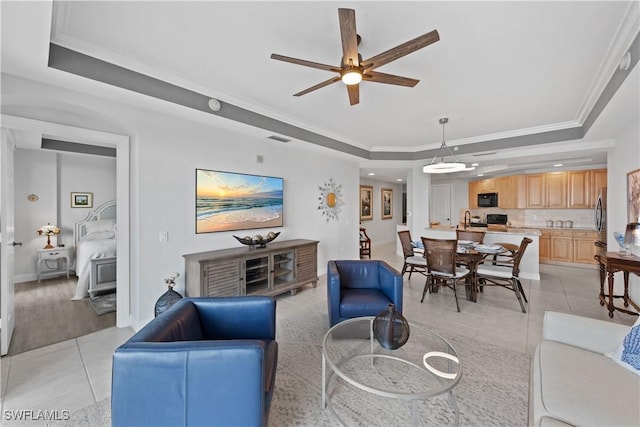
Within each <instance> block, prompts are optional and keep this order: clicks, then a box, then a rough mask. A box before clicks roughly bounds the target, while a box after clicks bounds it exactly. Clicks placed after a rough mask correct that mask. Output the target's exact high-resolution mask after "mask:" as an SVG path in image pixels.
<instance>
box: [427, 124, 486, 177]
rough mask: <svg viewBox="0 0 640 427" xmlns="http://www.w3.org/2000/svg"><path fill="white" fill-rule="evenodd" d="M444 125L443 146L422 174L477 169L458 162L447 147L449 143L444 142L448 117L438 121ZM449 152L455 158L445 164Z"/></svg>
mask: <svg viewBox="0 0 640 427" xmlns="http://www.w3.org/2000/svg"><path fill="white" fill-rule="evenodd" d="M438 122H439V123H440V124H441V125H442V145H441V146H440V148H439V149H438V151H437V152H436V154H435V155H434V156H433V159H431V163H429V164H428V165H425V166H424V167H423V168H422V172H424V173H451V172H462V171H472V170H474V169H475V167H474V166H472V167H469V168H468V167H467V165H466V164H464V163H462V162H461V161H460V160H458V157H456V155H455V154H453V151H451V149H450V148H449V147H447V143H446V142H445V140H444V125H446V124H447V123H448V122H449V119H448V118H447V117H443V118H441V119H440V120H439V121H438ZM447 151H448V152H449V155H450V156H451V157H452V158H453V160H452V161H450V162H445V161H444V157H445V155H446V153H447Z"/></svg>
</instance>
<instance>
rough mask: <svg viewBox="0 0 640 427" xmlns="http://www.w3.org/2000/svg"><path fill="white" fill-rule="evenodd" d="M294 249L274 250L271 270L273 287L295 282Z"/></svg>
mask: <svg viewBox="0 0 640 427" xmlns="http://www.w3.org/2000/svg"><path fill="white" fill-rule="evenodd" d="M294 256H295V251H293V250H290V251H283V252H275V253H273V255H272V260H271V262H272V264H271V265H272V270H271V271H272V272H273V286H272V288H273V289H275V288H277V287H278V286H286V285H288V284H290V283H293V282H295V280H296V277H295V265H294V262H295V260H294Z"/></svg>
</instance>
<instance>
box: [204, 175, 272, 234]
mask: <svg viewBox="0 0 640 427" xmlns="http://www.w3.org/2000/svg"><path fill="white" fill-rule="evenodd" d="M283 192H284V180H283V179H282V178H274V177H270V176H259V175H246V174H240V173H233V172H220V171H211V170H205V169H196V233H213V232H217V231H233V230H247V229H251V228H268V227H282V226H283V218H282V207H283V200H284V199H283Z"/></svg>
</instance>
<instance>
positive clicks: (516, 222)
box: [460, 208, 595, 230]
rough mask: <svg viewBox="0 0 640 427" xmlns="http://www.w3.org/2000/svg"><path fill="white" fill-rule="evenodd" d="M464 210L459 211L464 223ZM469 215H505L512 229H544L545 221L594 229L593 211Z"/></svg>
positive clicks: (494, 211) (479, 212)
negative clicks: (564, 222) (568, 222)
mask: <svg viewBox="0 0 640 427" xmlns="http://www.w3.org/2000/svg"><path fill="white" fill-rule="evenodd" d="M464 212H465V209H462V210H461V211H460V222H463V221H464ZM470 212H471V215H477V216H479V217H480V218H484V216H485V215H487V214H506V215H507V216H508V218H509V222H510V223H511V226H513V227H531V228H545V227H546V226H547V221H548V220H551V221H553V222H554V223H555V222H556V221H573V228H587V229H591V230H593V229H595V224H594V218H593V209H499V208H483V209H470Z"/></svg>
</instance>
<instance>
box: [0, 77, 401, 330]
mask: <svg viewBox="0 0 640 427" xmlns="http://www.w3.org/2000/svg"><path fill="white" fill-rule="evenodd" d="M2 90H3V97H4V95H5V94H7V95H9V97H8V98H7V97H5V98H4V100H3V103H4V104H3V112H5V113H7V114H11V113H12V111H16V110H15V109H14V110H12V108H11V105H7V104H6V103H7V101H6V99H10V100H11V101H12V102H19V101H20V100H21V99H22V100H24V101H23V102H25V103H28V102H32V100H38V102H41V103H42V104H43V105H56V101H57V100H64V105H65V108H66V109H67V110H68V111H64V112H61V113H60V114H55V113H56V112H55V111H47V116H46V120H48V121H56V122H57V123H62V124H68V120H69V117H73V115H72V114H69V113H73V111H72V110H73V108H75V109H77V110H81V112H82V113H83V114H85V115H86V114H91V115H92V117H93V118H94V120H93V121H92V123H98V122H100V121H103V122H104V125H103V128H104V129H109V130H115V131H117V130H120V133H126V134H128V135H129V136H130V137H131V165H130V172H131V184H130V192H131V193H130V204H131V226H130V231H131V241H130V249H131V277H130V284H131V292H130V298H131V312H132V322H133V326H134V327H136V328H137V327H140V326H142V325H144V324H145V323H147V322H148V321H149V320H150V319H151V318H152V317H153V307H154V304H155V301H156V300H157V298H158V297H159V296H160V295H161V294H162V293H164V292H165V291H166V286H165V284H164V281H163V279H164V278H165V277H167V276H168V274H170V273H172V272H174V271H178V272H180V273H181V274H182V273H183V272H184V260H183V258H182V255H184V254H187V253H193V252H200V251H205V250H212V249H220V248H226V247H232V246H239V245H240V244H239V243H238V242H237V241H236V240H235V239H233V237H232V235H233V234H234V233H233V232H221V233H211V234H199V235H196V234H195V169H196V168H208V169H216V170H225V171H234V172H244V173H254V174H266V175H271V176H279V177H283V178H284V180H285V212H284V223H285V225H284V227H283V228H280V229H278V230H275V231H281V235H280V236H279V238H278V239H279V240H285V239H294V238H306V239H315V240H318V241H320V244H319V255H318V270H319V274H324V273H325V271H326V263H327V261H328V260H329V259H337V258H342V259H357V258H358V221H359V217H358V196H359V166H358V163H357V161H356V160H358V159H356V158H353V160H352V159H351V158H349V157H347V156H345V155H343V154H336V153H333V152H330V151H327V150H321V149H319V148H318V147H315V146H313V145H311V144H306V143H301V142H295V141H294V142H290V143H288V144H283V143H279V142H275V141H272V140H269V139H266V135H265V137H256V136H251V135H249V134H248V133H240V132H239V131H233V130H229V129H223V128H221V127H220V126H218V125H217V123H219V122H220V120H222V119H217V118H209V117H208V115H204V114H203V113H192V112H191V111H186V110H185V109H184V108H182V107H177V106H173V105H169V104H167V105H164V104H163V105H162V109H163V110H168V111H169V112H170V113H171V115H167V114H162V113H158V112H151V111H148V110H143V109H139V108H134V107H131V106H129V105H124V104H119V103H116V102H113V101H109V100H106V99H99V98H95V97H91V96H86V95H83V94H79V93H75V92H71V91H68V90H65V89H61V88H54V87H50V86H46V85H42V84H38V83H34V82H30V81H27V80H24V79H20V78H16V77H13V76H3V88H2ZM21 111H23V112H28V111H30V110H29V109H28V108H22V110H21ZM34 111H39V112H40V113H41V112H42V109H37V110H36V109H34ZM34 114H35V113H34ZM194 114H195V115H196V120H195V121H191V120H187V119H185V118H181V117H185V116H188V117H192V116H193V115H194ZM34 118H37V117H34ZM252 134H256V132H255V131H253V132H252ZM257 155H262V156H264V163H262V164H258V163H256V156H257ZM331 177H332V178H333V179H334V180H335V182H336V183H337V184H341V185H342V190H343V191H342V192H343V196H344V200H345V205H344V208H343V210H342V213H341V214H340V215H339V221H335V222H334V221H332V222H328V223H327V222H326V218H325V217H324V216H323V215H322V214H321V212H320V211H319V210H318V209H317V208H318V195H319V191H318V186H319V185H322V184H323V183H324V182H326V181H327V180H328V179H329V178H331ZM87 191H88V190H87ZM64 197H65V198H66V195H65V196H64ZM396 212H398V210H396ZM395 215H396V213H395V212H394V216H395ZM397 215H399V214H397ZM45 223H46V222H45ZM41 225H42V224H40V225H38V227H39V226H41ZM161 231H167V232H168V234H169V241H168V242H166V243H160V242H159V239H158V234H159V232H161ZM29 232H30V233H31V232H33V233H35V229H33V230H31V231H29ZM43 246H44V245H43ZM176 290H177V291H178V292H181V293H184V274H182V275H181V277H180V278H179V280H178V282H177V286H176Z"/></svg>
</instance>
